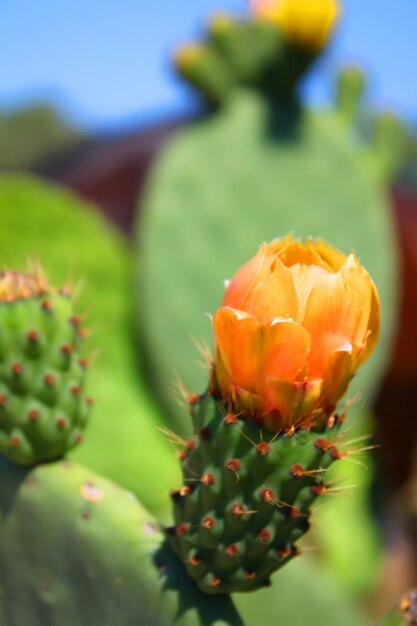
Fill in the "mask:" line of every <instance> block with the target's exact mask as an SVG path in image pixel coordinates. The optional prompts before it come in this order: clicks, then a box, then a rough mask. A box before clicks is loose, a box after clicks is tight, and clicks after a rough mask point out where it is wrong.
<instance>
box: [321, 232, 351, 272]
mask: <svg viewBox="0 0 417 626" xmlns="http://www.w3.org/2000/svg"><path fill="white" fill-rule="evenodd" d="M314 246H315V248H316V251H317V253H318V254H319V255H320V257H321V259H322V260H323V261H324V262H325V263H327V265H328V266H329V267H331V269H332V270H333V272H338V271H339V270H340V268H341V267H342V265H343V263H344V262H345V261H346V255H345V254H343V252H340V250H337V249H336V248H333V246H330V245H329V244H328V243H327V242H326V241H324V240H323V239H316V240H315V242H314Z"/></svg>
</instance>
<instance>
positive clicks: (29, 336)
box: [0, 290, 91, 465]
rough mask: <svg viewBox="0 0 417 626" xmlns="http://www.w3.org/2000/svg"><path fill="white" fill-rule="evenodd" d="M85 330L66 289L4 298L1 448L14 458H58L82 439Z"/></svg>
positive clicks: (87, 403)
mask: <svg viewBox="0 0 417 626" xmlns="http://www.w3.org/2000/svg"><path fill="white" fill-rule="evenodd" d="M82 331H83V329H81V327H80V320H79V318H78V317H77V316H75V315H74V311H73V303H72V298H71V296H70V295H69V294H67V293H66V291H65V290H62V292H55V291H50V292H46V293H42V294H40V295H38V296H33V297H28V298H21V299H17V300H14V301H11V302H6V301H0V452H1V453H2V454H4V456H6V457H7V458H8V459H10V460H11V461H14V462H15V463H19V464H23V465H31V464H34V463H39V462H41V461H48V460H51V459H55V458H58V457H60V456H62V455H64V454H65V452H67V450H69V449H71V448H73V447H74V446H75V445H77V443H79V442H80V441H81V440H82V434H81V433H82V430H83V429H84V427H85V425H86V422H87V419H88V415H89V412H90V407H91V399H89V398H86V395H85V392H84V381H85V372H86V367H87V361H86V360H85V359H84V358H81V355H80V343H81V342H82V339H83V332H82Z"/></svg>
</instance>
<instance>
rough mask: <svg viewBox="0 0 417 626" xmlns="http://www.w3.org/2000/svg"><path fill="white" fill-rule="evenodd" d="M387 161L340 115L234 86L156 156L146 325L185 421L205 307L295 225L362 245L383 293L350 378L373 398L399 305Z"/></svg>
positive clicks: (144, 255)
mask: <svg viewBox="0 0 417 626" xmlns="http://www.w3.org/2000/svg"><path fill="white" fill-rule="evenodd" d="M377 169H378V168H377V166H376V163H375V161H374V160H372V159H371V158H370V155H369V154H368V153H367V152H366V151H365V149H361V148H359V147H358V145H356V144H355V143H354V138H353V136H352V134H351V131H350V129H348V128H347V125H346V122H345V120H344V118H343V116H342V115H341V114H338V113H330V112H329V113H313V112H303V113H301V114H300V112H299V111H297V109H296V107H294V106H291V107H289V108H288V107H284V106H277V107H276V108H275V109H274V110H272V111H271V109H270V107H269V104H268V103H267V101H266V100H264V99H263V98H262V97H261V96H260V95H257V94H255V93H248V92H236V94H235V97H234V98H232V99H231V101H229V103H228V104H227V106H225V107H224V108H223V109H222V110H221V111H220V112H219V113H217V114H216V115H213V116H212V117H211V118H209V119H207V120H205V121H200V122H197V123H195V124H193V125H190V127H188V128H187V129H185V130H183V131H182V132H181V134H179V135H177V136H176V137H175V138H174V139H173V140H172V142H171V143H170V145H169V146H168V148H167V149H166V151H165V152H164V154H162V156H161V157H160V159H159V161H158V162H157V164H156V166H155V168H154V170H153V172H152V174H151V177H150V181H149V185H148V188H147V193H146V195H145V201H144V204H143V207H142V212H141V217H140V219H139V220H138V224H137V232H138V273H139V277H138V288H137V293H138V294H140V297H139V295H138V307H139V312H140V322H141V324H140V328H141V331H142V334H143V338H144V341H145V344H146V347H147V351H148V354H149V360H150V363H151V366H152V369H153V375H154V379H155V381H156V384H157V386H158V390H159V391H160V394H161V397H164V398H165V401H166V403H167V405H168V406H170V407H171V414H172V416H174V415H175V416H176V418H177V420H176V421H177V424H178V423H181V428H183V429H185V428H186V427H187V424H186V423H184V420H183V417H182V416H181V415H180V414H179V412H178V411H177V408H176V405H175V403H174V402H172V394H171V393H170V392H169V393H167V390H170V389H171V387H170V384H171V381H172V380H173V378H174V373H176V374H177V375H178V376H179V377H180V379H182V381H183V382H184V384H185V386H186V387H187V388H188V389H190V390H191V391H202V390H203V389H204V387H205V383H206V373H205V372H204V371H203V370H202V369H201V368H198V367H196V361H197V360H198V353H197V350H196V348H195V345H194V343H193V340H192V339H193V338H195V339H197V340H200V339H202V338H204V339H205V340H206V342H208V344H209V345H210V344H211V343H212V332H211V327H210V321H209V319H207V316H206V314H207V313H211V314H212V313H213V312H214V311H215V309H216V308H217V307H218V306H219V305H220V302H221V299H222V295H223V281H224V279H230V278H231V277H232V275H233V274H234V272H235V271H236V270H237V268H238V267H239V266H240V265H242V264H243V263H244V262H245V261H246V260H247V259H248V258H250V257H251V256H253V255H254V254H255V253H256V251H257V249H258V246H259V245H260V244H261V243H262V242H263V241H270V240H271V239H273V238H274V237H277V236H283V235H286V234H287V233H289V232H293V233H294V234H295V235H296V236H299V237H307V236H313V237H322V238H324V239H327V240H328V241H329V242H330V243H331V244H332V245H334V246H336V247H337V248H339V249H341V250H342V251H343V252H345V253H349V252H350V251H351V250H352V249H354V250H355V251H356V253H357V254H358V256H359V258H360V260H361V261H362V263H363V264H364V266H365V268H366V269H367V270H368V271H369V272H370V274H371V276H372V277H373V279H374V280H375V282H376V284H377V287H378V290H379V293H380V296H381V311H382V313H381V315H382V333H381V340H380V342H379V345H378V348H377V350H376V352H375V354H374V355H373V356H372V358H371V359H370V361H369V362H368V363H367V364H366V365H365V366H364V367H363V369H361V371H360V373H359V376H358V377H357V379H356V380H355V381H354V384H352V386H351V395H353V394H355V393H357V392H358V391H359V392H360V393H361V399H362V400H368V399H369V398H370V396H371V395H372V392H373V391H374V390H375V387H376V385H377V383H378V380H379V378H380V375H381V372H382V371H383V369H384V361H385V357H386V355H387V353H388V350H389V345H390V339H391V335H392V327H393V319H394V310H395V281H396V269H397V264H396V255H395V249H394V248H395V239H394V237H395V235H394V231H393V228H392V225H391V220H390V215H389V210H388V207H387V202H386V198H385V193H384V191H383V189H382V187H381V185H380V184H379V180H378V175H377Z"/></svg>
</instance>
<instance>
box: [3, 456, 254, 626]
mask: <svg viewBox="0 0 417 626" xmlns="http://www.w3.org/2000/svg"><path fill="white" fill-rule="evenodd" d="M0 474H1V476H0V481H1V488H0V514H1V518H0V526H1V533H0V551H1V572H2V576H0V622H1V623H2V624H8V625H9V626H29V624H30V626H58V625H59V626H75V625H76V624H77V625H80V626H81V625H82V626H92V625H96V624H100V626H139V625H141V626H172V624H174V623H175V625H176V626H198V625H201V624H206V626H240V625H241V624H242V620H241V619H240V618H239V616H238V614H237V611H236V610H235V608H234V606H233V603H232V601H231V599H230V598H229V597H227V596H225V597H219V598H216V599H213V598H209V597H208V596H206V595H204V594H202V593H200V592H199V591H198V590H197V588H196V586H195V584H194V583H193V581H192V580H191V579H190V578H189V576H188V575H187V573H186V572H185V570H184V568H183V566H182V565H181V563H180V562H179V561H178V559H177V557H176V556H175V555H174V554H173V553H172V550H171V549H170V548H169V546H167V545H165V538H164V535H163V533H161V532H160V530H159V528H158V525H157V524H156V522H155V520H154V519H153V518H152V516H151V515H150V514H149V513H148V512H147V511H146V510H145V509H144V508H143V507H142V506H141V504H140V503H139V502H138V501H137V500H136V499H135V498H134V496H133V495H132V494H131V493H129V492H127V491H125V490H123V489H121V488H120V487H119V486H117V485H115V484H114V483H112V482H110V481H107V480H105V479H103V478H101V477H100V476H98V475H96V474H94V473H93V472H91V471H89V470H88V469H86V468H84V467H82V466H80V465H78V464H76V463H72V462H68V461H60V462H57V463H49V464H47V465H40V466H38V467H36V468H35V469H32V470H28V469H27V468H21V467H18V466H11V464H5V463H3V464H0Z"/></svg>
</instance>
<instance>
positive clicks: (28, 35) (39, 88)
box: [0, 0, 417, 130]
mask: <svg viewBox="0 0 417 626" xmlns="http://www.w3.org/2000/svg"><path fill="white" fill-rule="evenodd" d="M312 1H314V0H312ZM343 7H344V16H343V19H342V21H341V24H340V27H339V30H338V33H337V35H336V37H335V41H334V43H333V46H332V47H331V50H330V51H329V52H328V54H327V55H326V57H325V58H324V59H323V61H322V62H321V63H320V64H319V66H318V67H317V68H315V70H314V72H312V73H311V75H310V76H309V78H308V80H307V81H306V84H305V87H304V88H305V93H306V97H307V98H308V99H309V101H310V102H312V103H314V104H316V103H318V104H321V103H324V102H326V101H328V99H329V93H330V85H331V80H332V76H333V75H334V73H335V71H336V69H337V68H338V67H339V66H341V65H342V64H346V63H351V62H354V63H360V64H361V65H362V66H363V67H364V68H366V69H367V71H368V72H369V74H370V77H371V80H372V83H371V85H372V87H371V89H370V94H369V97H370V101H371V102H372V104H373V105H375V106H376V107H378V108H384V109H386V108H391V109H395V110H396V111H397V112H400V113H402V114H403V115H406V116H408V117H410V118H414V119H415V118H416V117H417V45H416V39H417V1H416V0H396V1H395V2H393V1H392V0H345V2H344V3H343ZM221 9H228V10H231V11H234V12H236V13H240V14H242V13H244V12H245V11H246V10H247V2H246V1H245V0H165V1H162V0H160V1H159V2H158V1H157V0H154V1H153V2H149V0H119V1H116V0H71V1H69V0H67V1H65V0H2V2H1V4H0V30H1V33H0V58H1V59H2V66H3V67H2V72H1V78H0V102H1V106H2V108H5V107H6V108H13V107H15V106H19V105H22V104H24V103H25V102H28V101H42V100H49V101H51V102H53V103H54V104H56V105H58V106H59V107H60V108H61V109H62V110H63V111H64V113H65V114H66V115H67V117H69V119H72V120H74V121H75V122H77V123H78V124H80V125H82V126H83V127H86V128H91V129H108V130H111V129H115V128H118V127H121V126H125V125H129V124H133V123H136V122H140V121H144V120H146V119H151V118H157V117H158V116H160V115H162V114H169V113H170V112H178V111H182V110H184V109H186V108H187V107H189V106H190V97H189V91H188V90H187V89H186V88H184V86H183V85H182V84H181V82H180V81H178V80H177V79H176V78H175V76H174V74H173V72H172V71H171V68H170V65H169V55H170V52H171V51H172V50H173V48H174V47H175V45H176V44H178V43H180V42H182V41H187V40H190V39H192V38H195V37H196V36H197V35H198V33H199V32H200V31H201V29H202V26H203V23H204V19H205V18H206V17H207V16H208V15H209V14H211V13H212V12H214V11H216V10H221Z"/></svg>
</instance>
